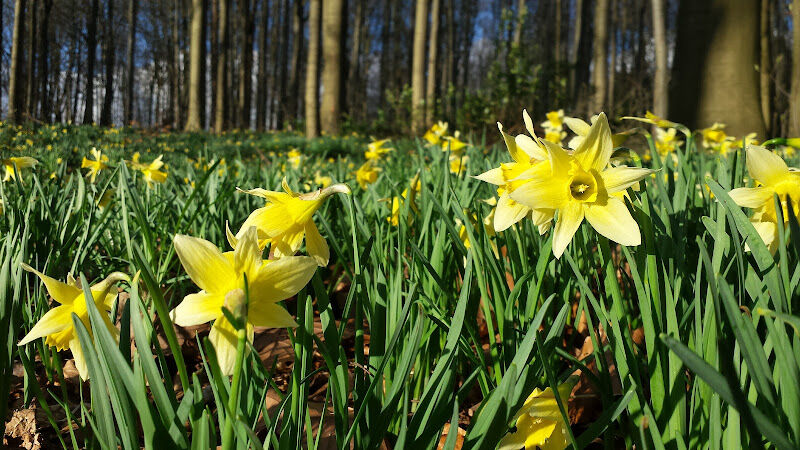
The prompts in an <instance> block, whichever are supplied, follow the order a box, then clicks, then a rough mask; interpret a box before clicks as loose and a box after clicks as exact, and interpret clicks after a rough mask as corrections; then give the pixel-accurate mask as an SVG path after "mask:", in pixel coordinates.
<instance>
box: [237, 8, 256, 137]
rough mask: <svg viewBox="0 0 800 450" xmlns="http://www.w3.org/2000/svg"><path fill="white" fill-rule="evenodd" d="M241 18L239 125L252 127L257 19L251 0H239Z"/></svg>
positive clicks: (245, 127)
mask: <svg viewBox="0 0 800 450" xmlns="http://www.w3.org/2000/svg"><path fill="white" fill-rule="evenodd" d="M238 4H239V20H241V24H242V41H241V44H242V47H241V61H240V63H239V104H238V120H237V123H238V126H239V127H240V128H244V129H247V128H250V107H251V105H252V102H251V99H252V97H253V94H252V91H253V78H252V76H253V33H254V31H255V30H254V29H253V28H254V26H255V21H254V20H253V13H252V10H251V9H252V8H251V0H238Z"/></svg>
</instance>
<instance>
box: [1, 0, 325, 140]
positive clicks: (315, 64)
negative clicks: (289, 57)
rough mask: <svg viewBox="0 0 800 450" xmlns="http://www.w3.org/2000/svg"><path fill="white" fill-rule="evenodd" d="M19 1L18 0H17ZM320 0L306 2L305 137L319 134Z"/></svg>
mask: <svg viewBox="0 0 800 450" xmlns="http://www.w3.org/2000/svg"><path fill="white" fill-rule="evenodd" d="M17 1H19V0H17ZM321 8H322V5H321V0H309V3H308V59H307V62H306V93H305V97H306V99H305V103H306V137H308V138H313V137H317V136H319V44H320V42H319V41H320V15H321Z"/></svg>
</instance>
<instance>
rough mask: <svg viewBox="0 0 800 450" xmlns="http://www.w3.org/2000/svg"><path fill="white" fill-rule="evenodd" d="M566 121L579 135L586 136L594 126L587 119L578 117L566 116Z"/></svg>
mask: <svg viewBox="0 0 800 450" xmlns="http://www.w3.org/2000/svg"><path fill="white" fill-rule="evenodd" d="M564 123H565V124H566V125H567V127H569V129H570V130H572V132H573V133H575V134H577V135H578V136H586V135H587V134H589V130H590V129H591V127H592V126H591V125H589V124H588V123H586V121H585V120H582V119H578V118H577V117H564Z"/></svg>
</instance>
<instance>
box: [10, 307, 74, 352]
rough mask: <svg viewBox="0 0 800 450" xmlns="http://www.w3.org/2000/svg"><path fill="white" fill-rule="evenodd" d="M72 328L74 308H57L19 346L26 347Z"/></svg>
mask: <svg viewBox="0 0 800 450" xmlns="http://www.w3.org/2000/svg"><path fill="white" fill-rule="evenodd" d="M71 326H72V308H71V307H70V306H65V305H61V306H56V307H55V308H53V309H51V310H50V311H47V312H46V313H45V314H44V315H43V316H42V318H41V319H39V321H38V322H36V324H35V325H34V326H33V328H31V331H29V332H28V334H26V335H25V337H24V338H22V340H21V341H19V344H18V345H25V344H27V343H29V342H31V341H33V340H36V339H39V338H41V337H44V336H47V335H48V334H53V333H58V332H60V331H63V330H65V329H67V328H69V327H71Z"/></svg>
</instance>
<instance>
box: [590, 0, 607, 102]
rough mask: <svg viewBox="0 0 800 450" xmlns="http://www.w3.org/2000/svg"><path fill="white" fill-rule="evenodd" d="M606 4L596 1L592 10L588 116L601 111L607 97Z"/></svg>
mask: <svg viewBox="0 0 800 450" xmlns="http://www.w3.org/2000/svg"><path fill="white" fill-rule="evenodd" d="M608 3H609V0H598V1H597V4H596V5H595V10H594V48H593V53H594V72H593V75H592V93H593V97H592V106H591V108H590V111H588V112H589V114H588V115H592V114H597V113H599V112H601V111H603V110H604V107H605V106H606V95H608Z"/></svg>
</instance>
